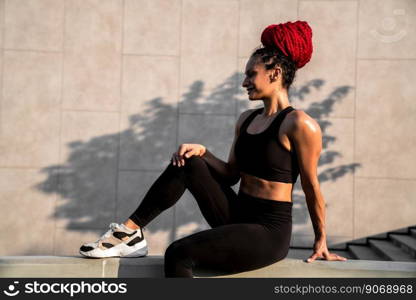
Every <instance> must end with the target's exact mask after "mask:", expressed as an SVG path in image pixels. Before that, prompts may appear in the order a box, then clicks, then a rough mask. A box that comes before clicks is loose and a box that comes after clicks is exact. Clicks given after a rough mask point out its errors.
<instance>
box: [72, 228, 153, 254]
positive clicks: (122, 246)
mask: <svg viewBox="0 0 416 300" xmlns="http://www.w3.org/2000/svg"><path fill="white" fill-rule="evenodd" d="M109 227H110V229H109V230H108V231H107V232H106V233H105V234H103V235H102V236H101V237H100V238H99V239H98V240H97V241H95V242H93V243H87V244H84V245H82V246H81V248H80V249H79V253H80V254H82V255H84V256H87V257H97V258H103V257H142V256H146V255H147V252H148V249H147V242H146V240H145V238H144V236H143V231H142V228H140V229H138V230H133V229H130V228H127V227H126V226H125V225H124V224H117V223H111V224H110V226H109Z"/></svg>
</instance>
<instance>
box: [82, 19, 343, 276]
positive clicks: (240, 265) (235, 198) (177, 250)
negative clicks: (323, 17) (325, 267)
mask: <svg viewBox="0 0 416 300" xmlns="http://www.w3.org/2000/svg"><path fill="white" fill-rule="evenodd" d="M261 41H262V43H263V47H262V48H259V49H257V50H255V51H254V53H253V54H252V55H251V57H250V59H249V60H248V62H247V65H246V70H245V75H246V77H245V79H244V82H243V87H244V88H246V89H247V91H248V96H249V99H250V101H255V100H262V101H263V105H264V107H263V108H261V109H249V110H247V111H245V112H243V113H242V114H241V115H240V117H239V119H238V121H237V124H236V127H235V137H234V142H233V144H232V146H231V150H230V154H229V159H228V162H224V161H222V160H220V159H218V158H217V157H215V156H214V155H213V154H212V153H211V152H209V151H208V150H207V149H206V147H204V146H203V145H200V144H182V145H180V147H179V149H178V151H177V152H175V153H174V154H173V156H172V159H171V164H169V165H168V167H167V168H166V169H165V170H164V172H163V173H162V174H161V175H160V176H159V178H158V179H157V180H156V181H155V182H154V183H153V185H152V186H151V187H150V189H149V191H148V192H147V194H146V195H145V197H144V199H143V201H142V202H141V203H140V205H139V207H138V208H137V209H136V211H135V212H134V213H133V214H132V215H131V216H130V217H129V218H128V220H126V221H125V222H124V223H123V224H116V223H112V224H111V225H110V230H108V232H107V233H106V234H104V235H103V236H102V237H101V238H100V239H99V240H98V241H96V242H95V243H90V244H85V245H83V246H82V247H81V249H80V253H81V254H83V255H85V256H90V257H109V256H120V257H139V256H145V255H147V244H146V240H145V239H144V236H143V231H142V229H143V227H145V226H146V225H147V224H148V223H149V222H150V221H151V220H153V219H154V218H155V217H156V216H157V215H159V214H160V213H161V212H162V211H164V210H165V209H167V208H169V207H171V206H172V205H174V204H175V203H176V201H178V200H179V199H180V197H181V196H182V194H183V193H184V192H185V190H186V189H188V190H189V191H190V192H191V193H192V195H193V196H194V197H195V199H196V201H197V203H198V206H199V208H200V209H201V212H202V215H203V216H204V217H205V219H206V220H207V222H208V224H209V225H210V226H211V227H212V229H208V230H204V231H200V232H197V233H194V234H191V235H189V236H186V237H184V238H181V239H179V240H177V241H175V242H173V243H172V244H171V245H170V246H169V247H168V248H167V249H166V252H165V275H166V277H192V276H193V273H192V270H193V268H195V267H199V268H209V269H216V270H218V271H223V272H225V273H234V272H243V271H249V270H253V269H257V268H260V267H264V266H267V265H270V264H273V263H275V262H277V261H279V260H281V259H283V258H285V257H286V256H287V253H288V250H289V243H290V238H291V233H292V215H291V212H292V206H293V203H292V191H293V186H294V184H295V182H296V179H297V177H298V175H299V174H300V177H301V183H302V188H303V190H304V192H305V196H306V201H307V205H308V209H309V212H310V216H311V219H312V223H313V229H314V232H315V242H314V247H313V254H312V255H311V256H310V257H309V259H308V260H307V261H308V262H312V261H314V260H315V259H316V258H324V259H326V260H346V259H345V258H344V257H341V256H339V255H337V254H334V253H329V252H328V248H327V245H326V232H325V205H324V199H323V197H322V194H321V192H320V189H319V182H318V177H317V164H318V160H319V156H320V152H321V147H322V135H321V130H320V127H319V125H318V123H317V122H316V121H315V120H314V119H312V118H311V117H310V116H309V115H307V114H306V113H305V112H303V111H301V110H296V109H294V108H293V107H292V106H290V105H289V99H288V89H289V87H290V85H291V84H292V82H293V79H294V77H295V72H296V70H297V69H299V68H301V67H303V66H304V65H305V64H306V63H307V62H308V61H309V60H310V58H311V55H312V30H311V28H310V27H309V25H308V24H307V23H306V22H304V21H296V22H294V23H292V22H287V23H284V24H277V25H276V24H275V25H270V26H268V27H267V28H266V29H265V30H264V31H263V33H262V36H261ZM240 179H241V183H240V190H239V192H238V194H236V193H235V192H234V190H233V189H232V188H231V185H234V184H236V183H237V182H238V181H239V180H240Z"/></svg>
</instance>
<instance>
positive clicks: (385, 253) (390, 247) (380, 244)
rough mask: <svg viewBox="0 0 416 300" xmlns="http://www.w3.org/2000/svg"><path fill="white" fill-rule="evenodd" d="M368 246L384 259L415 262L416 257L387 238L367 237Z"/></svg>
mask: <svg viewBox="0 0 416 300" xmlns="http://www.w3.org/2000/svg"><path fill="white" fill-rule="evenodd" d="M368 242H369V244H370V246H371V247H372V248H373V249H374V251H376V252H377V254H379V255H381V256H382V257H384V258H385V259H388V260H392V261H409V262H416V259H415V258H414V257H412V256H411V255H410V254H408V253H406V252H404V251H403V250H402V249H400V248H399V247H397V246H396V245H394V244H393V242H391V241H388V240H375V239H369V241H368Z"/></svg>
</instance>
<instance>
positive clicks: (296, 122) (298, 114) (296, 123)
mask: <svg viewBox="0 0 416 300" xmlns="http://www.w3.org/2000/svg"><path fill="white" fill-rule="evenodd" d="M287 119H288V120H287V121H288V123H289V127H290V128H291V130H293V131H294V130H299V129H305V130H312V131H320V126H319V123H318V122H317V121H316V120H315V119H314V118H312V117H311V116H310V115H309V114H308V113H306V112H305V111H303V110H301V109H295V110H294V111H292V112H290V113H289V114H288V115H287Z"/></svg>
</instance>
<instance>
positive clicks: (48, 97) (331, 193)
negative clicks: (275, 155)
mask: <svg viewBox="0 0 416 300" xmlns="http://www.w3.org/2000/svg"><path fill="white" fill-rule="evenodd" d="M415 14H416V2H415V1H413V0H407V1H406V0H397V1H393V0H382V1H378V0H355V1H354V0H352V1H306V0H299V1H293V0H257V1H252V0H214V1H212V0H210V1H202V0H152V1H148V0H140V1H139V0H124V1H123V0H105V1H104V0H66V1H65V0H31V1H23V0H10V1H4V0H2V1H0V24H1V30H0V33H1V35H0V46H1V49H2V52H1V56H0V66H1V69H0V70H1V73H0V79H1V80H0V87H1V91H2V92H1V99H0V100H1V105H0V113H1V115H0V125H1V126H0V134H1V135H0V136H1V138H0V153H1V155H0V204H1V210H0V226H1V230H0V241H1V245H2V247H1V248H0V255H25V254H30V255H33V254H43V255H49V254H55V255H64V254H69V255H72V254H77V251H78V248H79V246H80V244H81V243H83V242H86V241H92V240H95V239H96V238H97V237H98V236H99V235H101V234H102V233H103V232H104V231H105V230H106V229H107V226H108V224H109V223H110V222H122V221H124V220H125V218H126V217H128V215H129V214H130V213H131V212H132V211H133V210H134V209H135V208H136V207H137V205H138V204H139V203H140V201H141V199H142V198H143V196H144V194H145V193H146V191H147V190H148V189H149V187H150V186H151V184H152V183H153V181H154V180H155V179H156V178H157V177H158V176H159V174H160V173H161V171H162V170H163V169H164V168H165V167H166V166H167V164H168V163H169V159H170V156H171V154H172V153H173V152H174V151H176V149H177V147H178V145H179V144H181V143H183V142H192V143H201V144H204V145H206V146H207V147H208V149H210V150H211V151H212V152H213V153H214V154H216V155H217V156H218V157H219V158H221V159H223V160H226V159H227V157H228V152H229V147H230V145H231V142H232V138H233V130H234V124H235V122H236V118H237V117H238V115H239V114H240V113H241V112H242V111H244V110H246V109H247V108H249V107H259V105H261V102H254V103H251V104H250V105H249V104H248V99H247V97H246V94H245V91H244V90H243V89H242V88H241V87H240V85H241V82H242V75H241V74H242V72H243V70H244V67H245V63H246V61H247V59H248V56H249V55H250V53H251V51H252V50H253V49H254V48H255V47H256V46H258V45H259V44H260V41H259V37H260V33H261V30H262V29H263V28H264V27H265V26H266V25H269V24H271V23H279V22H286V21H295V20H298V19H300V20H306V21H308V22H309V24H310V25H311V27H312V29H313V32H314V34H313V42H314V53H313V57H312V60H311V62H310V63H309V64H307V65H306V66H305V67H304V68H303V69H301V70H299V71H298V73H297V77H296V81H295V83H294V85H293V89H292V90H291V91H290V101H291V103H292V105H293V106H294V107H296V108H298V109H303V110H304V111H305V112H307V113H308V114H310V115H311V116H312V117H314V118H315V119H316V120H317V121H318V122H319V123H320V125H321V128H322V130H323V133H324V137H323V144H324V149H323V152H322V156H321V159H320V163H319V168H318V173H319V179H320V183H321V189H322V192H323V195H324V198H325V200H326V203H327V232H328V242H329V244H330V245H331V244H334V243H338V242H342V241H347V240H350V239H353V238H359V237H363V236H366V235H369V234H375V233H379V232H383V231H387V230H392V229H396V228H399V227H404V226H408V225H412V224H415V223H416V222H415V221H416V220H415V217H414V216H415V211H416V200H415V194H416V158H415V155H414V153H415V151H414V149H415V147H416V135H415V128H416V118H415V113H416V101H415V95H416V87H415V84H414V83H413V81H414V79H415V78H416V60H415V59H416V47H415V46H416V35H415V34H414V32H415V31H416V18H415ZM234 188H235V190H236V191H237V190H238V184H237V185H236V186H234ZM293 213H294V227H293V237H292V245H294V246H311V245H312V240H313V237H314V236H313V230H312V226H311V222H310V219H309V215H308V212H307V207H306V205H305V200H304V194H303V192H302V190H301V186H300V182H299V180H298V182H297V184H296V190H295V192H294V210H293ZM207 228H209V226H208V225H207V223H206V222H205V220H204V219H203V218H202V215H201V214H200V212H199V210H198V207H197V205H196V203H195V202H194V200H193V197H192V195H191V194H190V193H189V192H188V191H186V192H185V194H184V195H183V197H182V198H181V199H180V200H179V202H178V203H177V204H176V205H175V206H174V207H172V208H170V209H168V210H167V211H165V212H163V213H162V214H161V215H160V216H158V217H157V218H156V219H155V220H154V221H153V222H152V223H151V224H150V225H149V226H148V228H147V231H146V237H147V239H148V241H149V243H150V254H163V253H164V250H165V248H166V247H167V245H168V244H169V243H170V242H172V241H173V240H175V239H177V238H179V237H182V236H185V235H188V234H190V233H193V232H196V231H199V230H203V229H207Z"/></svg>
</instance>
